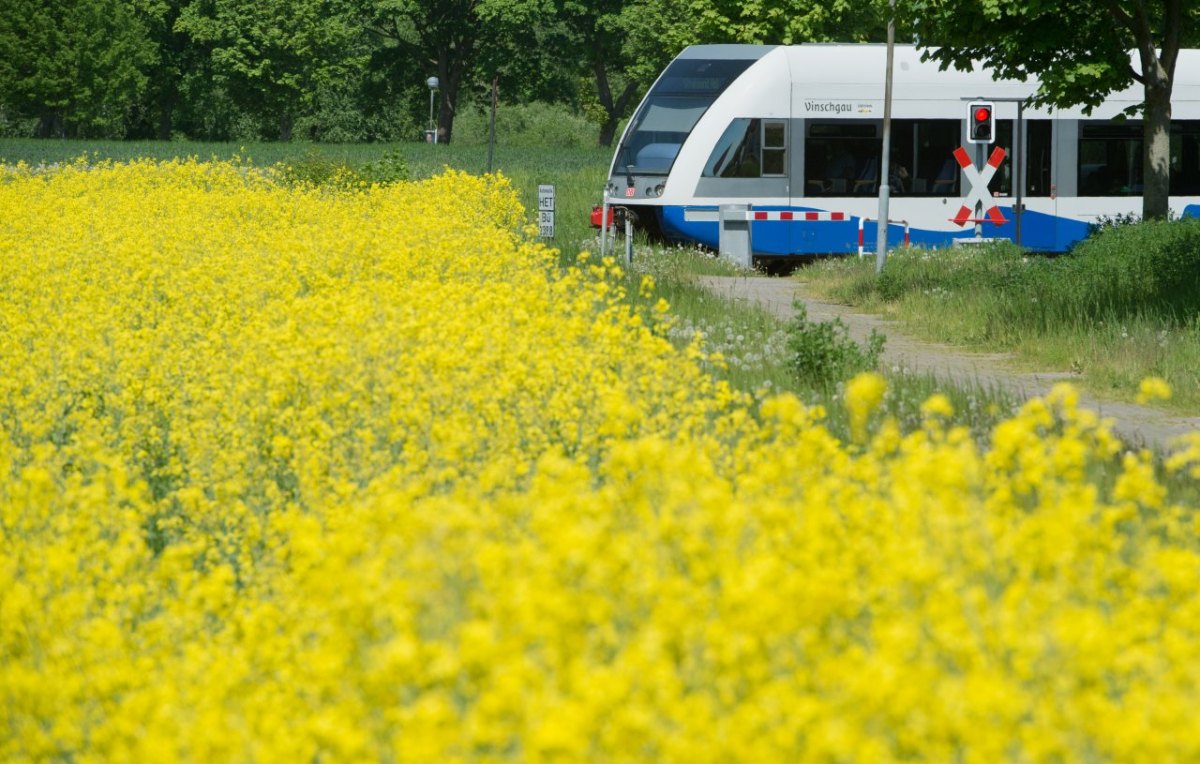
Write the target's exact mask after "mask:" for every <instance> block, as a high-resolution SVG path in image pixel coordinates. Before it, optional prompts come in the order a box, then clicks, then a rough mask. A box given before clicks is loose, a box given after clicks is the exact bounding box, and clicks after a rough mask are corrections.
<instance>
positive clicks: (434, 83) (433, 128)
mask: <svg viewBox="0 0 1200 764" xmlns="http://www.w3.org/2000/svg"><path fill="white" fill-rule="evenodd" d="M425 84H426V85H428V86H429V130H428V131H426V133H425V136H426V140H428V141H429V142H430V143H437V142H438V134H437V123H436V122H434V121H433V96H434V94H435V93H437V89H438V78H437V77H430V78H429V79H427V80H425Z"/></svg>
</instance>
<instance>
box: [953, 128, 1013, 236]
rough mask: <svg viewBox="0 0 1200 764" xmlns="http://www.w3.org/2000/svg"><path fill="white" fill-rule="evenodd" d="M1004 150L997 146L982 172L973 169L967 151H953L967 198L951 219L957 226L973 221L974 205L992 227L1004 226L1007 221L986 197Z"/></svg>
mask: <svg viewBox="0 0 1200 764" xmlns="http://www.w3.org/2000/svg"><path fill="white" fill-rule="evenodd" d="M1005 153H1006V152H1005V151H1004V149H1002V148H1000V147H999V146H997V147H996V149H995V150H994V151H993V152H992V155H991V156H990V157H988V160H987V164H986V165H984V168H983V170H982V171H980V170H978V169H977V168H976V167H975V164H974V163H973V162H972V161H971V157H970V156H969V155H968V154H967V150H966V149H964V148H963V147H962V146H959V147H958V148H956V149H955V150H954V158H955V160H957V161H958V166H959V167H961V168H962V173H963V180H964V181H966V183H967V188H968V189H969V191H968V192H967V197H966V198H965V199H963V206H962V208H961V209H959V211H958V214H957V215H955V216H954V217H952V218H951V220H952V221H953V222H955V223H957V224H958V225H959V226H963V225H966V224H967V221H973V220H974V218H972V217H971V215H972V213H974V211H975V205H976V204H979V205H981V206H982V207H983V209H984V210H985V214H986V215H987V219H988V220H989V221H991V223H992V224H993V225H1004V224H1005V223H1007V222H1008V221H1007V220H1005V218H1004V215H1002V214H1000V208H999V207H997V206H996V204H995V202H993V201H992V198H991V197H990V196H988V190H987V187H988V184H989V183H991V182H992V176H993V175H995V174H996V168H998V167H999V166H1000V163H1001V162H1003V161H1004V157H1005Z"/></svg>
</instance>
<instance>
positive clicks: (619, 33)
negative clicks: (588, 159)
mask: <svg viewBox="0 0 1200 764" xmlns="http://www.w3.org/2000/svg"><path fill="white" fill-rule="evenodd" d="M643 10H644V6H643V4H640V3H629V2H626V0H556V2H555V14H556V16H557V18H558V19H559V20H560V21H561V22H562V28H563V31H564V37H565V39H564V40H563V43H562V44H560V45H558V46H556V47H557V48H559V49H561V50H578V51H580V52H581V53H582V55H577V56H576V57H575V60H574V61H572V62H571V63H572V64H573V65H575V66H577V67H582V69H583V71H584V72H586V77H587V78H588V79H589V80H590V81H591V82H592V84H593V86H594V88H595V98H596V100H595V102H594V104H595V105H596V106H598V107H599V109H598V111H599V114H600V134H599V137H598V140H597V143H598V145H600V146H611V145H612V141H613V137H614V136H615V134H616V131H617V124H618V122H619V121H620V119H621V118H622V117H624V116H625V115H626V114H628V112H629V110H630V109H631V108H632V107H633V99H634V98H635V97H636V96H637V95H639V94H640V93H641V92H642V90H644V88H645V85H646V79H645V77H644V76H643V77H638V76H631V75H630V72H629V70H630V68H631V65H632V63H633V58H634V54H633V46H631V45H630V44H629V42H630V40H631V39H632V37H633V30H632V28H633V27H635V26H636V20H637V19H639V17H640V16H641V12H642V11H643Z"/></svg>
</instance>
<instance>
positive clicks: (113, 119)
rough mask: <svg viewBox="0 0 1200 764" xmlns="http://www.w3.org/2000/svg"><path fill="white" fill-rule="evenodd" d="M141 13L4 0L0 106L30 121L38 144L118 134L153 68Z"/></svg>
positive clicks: (86, 4) (117, 3)
mask: <svg viewBox="0 0 1200 764" xmlns="http://www.w3.org/2000/svg"><path fill="white" fill-rule="evenodd" d="M140 10H142V9H141V8H140V7H139V5H138V4H137V3H132V2H128V1H127V0H54V2H44V1H43V0H6V2H5V8H4V12H3V13H0V104H3V105H6V106H9V107H11V108H14V109H16V110H18V111H21V112H24V113H26V114H28V115H30V116H34V117H37V118H38V134H39V135H42V136H47V137H48V136H66V137H93V136H107V135H111V134H113V133H114V132H115V131H119V130H120V129H121V128H122V126H123V124H124V122H125V120H126V118H127V117H128V115H129V113H130V111H131V110H132V109H133V108H134V105H135V104H136V103H137V101H138V99H139V97H140V96H141V95H142V93H143V90H144V88H145V84H146V79H147V77H146V74H145V71H144V70H145V69H146V68H148V67H149V66H150V65H151V64H152V62H153V60H154V49H153V44H152V43H151V41H150V39H149V36H148V34H147V30H146V27H145V18H146V16H145V14H143V13H140V12H139V11H140Z"/></svg>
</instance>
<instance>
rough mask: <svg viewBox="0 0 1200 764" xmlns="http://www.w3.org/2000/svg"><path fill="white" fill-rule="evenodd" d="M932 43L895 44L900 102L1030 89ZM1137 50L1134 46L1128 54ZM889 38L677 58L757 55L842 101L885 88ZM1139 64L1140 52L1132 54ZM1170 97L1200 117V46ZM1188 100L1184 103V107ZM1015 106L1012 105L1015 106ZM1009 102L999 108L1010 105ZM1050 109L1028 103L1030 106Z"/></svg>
mask: <svg viewBox="0 0 1200 764" xmlns="http://www.w3.org/2000/svg"><path fill="white" fill-rule="evenodd" d="M927 50H928V49H926V48H919V47H917V46H914V45H896V46H895V50H894V66H893V74H892V76H893V79H892V89H893V98H894V100H895V101H896V102H898V103H902V102H905V101H910V102H917V101H931V100H937V101H946V100H951V101H959V100H970V99H989V100H994V101H997V102H1016V101H1020V100H1024V99H1026V98H1028V97H1030V96H1032V95H1033V94H1034V93H1035V92H1036V91H1037V88H1038V80H1037V79H1036V78H1033V77H1031V78H1030V79H1028V80H1026V81H1023V82H1022V81H1020V80H1000V79H996V78H994V77H992V75H991V73H990V72H989V71H988V70H987V69H986V68H984V67H983V66H982V65H979V66H977V67H976V68H975V69H974V70H972V71H960V70H956V69H952V68H950V69H945V70H943V69H941V68H940V65H939V64H938V63H937V62H934V61H922V60H921V59H922V54H923V53H924V52H926V51H927ZM1131 56H1133V54H1131ZM886 57H887V46H886V45H884V44H880V43H806V44H803V45H736V44H727V45H696V46H691V47H689V48H687V49H685V50H684V51H683V53H681V54H680V58H689V59H698V58H711V59H724V60H728V59H742V60H755V61H758V63H757V64H755V66H754V68H753V70H752V71H753V72H754V76H755V77H756V78H758V77H761V76H763V74H764V71H763V68H764V67H770V68H772V69H776V70H777V72H776V76H778V75H782V74H784V71H787V72H788V73H789V77H788V78H789V79H790V80H791V81H792V83H793V86H794V93H795V94H796V95H797V96H800V97H803V98H806V99H835V100H839V101H853V100H877V99H880V98H881V97H882V95H883V82H884V75H885V72H886ZM1131 60H1132V62H1133V63H1134V64H1135V65H1137V63H1138V60H1137V58H1136V56H1133V57H1132V58H1131ZM1143 100H1144V96H1143V90H1142V86H1141V84H1139V83H1136V82H1135V83H1134V84H1133V86H1132V87H1130V88H1127V89H1126V90H1123V91H1121V92H1118V93H1113V94H1111V95H1109V97H1108V98H1107V99H1106V101H1105V104H1104V105H1103V106H1102V107H1099V108H1097V109H1096V110H1094V111H1093V112H1092V114H1090V115H1085V114H1084V113H1083V110H1082V109H1081V108H1078V107H1076V108H1070V109H1057V110H1054V112H1053V113H1054V114H1055V116H1059V117H1067V118H1072V117H1079V118H1085V119H1087V118H1091V119H1103V118H1110V117H1114V116H1117V115H1118V114H1120V113H1121V112H1122V111H1123V110H1124V109H1126V108H1128V107H1130V106H1136V105H1138V104H1140V103H1141V102H1142V101H1143ZM1171 100H1172V103H1173V104H1174V105H1175V106H1176V107H1177V108H1176V114H1175V115H1174V118H1175V119H1200V50H1196V49H1185V50H1181V51H1180V54H1179V61H1178V64H1177V65H1176V69H1175V82H1174V88H1173V91H1172V98H1171ZM1179 107H1183V108H1179ZM1015 108H1016V107H1015V106H1012V107H1011V110H1012V111H1014V112H1015ZM1009 110H1010V109H1007V108H1006V109H1001V111H1002V112H1007V111H1009ZM1039 112H1040V113H1050V112H1048V111H1045V110H1043V109H1030V110H1029V111H1027V114H1030V115H1031V116H1032V115H1034V114H1037V113H1039Z"/></svg>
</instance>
